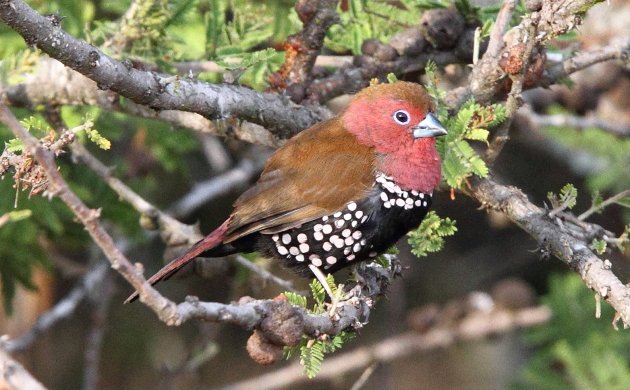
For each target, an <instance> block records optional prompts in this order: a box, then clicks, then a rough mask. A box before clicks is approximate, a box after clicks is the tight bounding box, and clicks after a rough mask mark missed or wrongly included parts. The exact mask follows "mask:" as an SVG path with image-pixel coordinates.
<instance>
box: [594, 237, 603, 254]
mask: <svg viewBox="0 0 630 390" xmlns="http://www.w3.org/2000/svg"><path fill="white" fill-rule="evenodd" d="M590 248H591V249H592V250H594V251H595V253H597V254H598V255H601V254H604V252H606V241H604V240H599V239H597V238H594V239H593V241H591V245H590Z"/></svg>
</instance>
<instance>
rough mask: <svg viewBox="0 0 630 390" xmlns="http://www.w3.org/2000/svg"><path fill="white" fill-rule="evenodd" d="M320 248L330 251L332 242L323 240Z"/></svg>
mask: <svg viewBox="0 0 630 390" xmlns="http://www.w3.org/2000/svg"><path fill="white" fill-rule="evenodd" d="M322 248H323V249H324V250H325V251H326V252H330V250H331V249H332V244H331V243H330V242H325V243H324V244H323V245H322Z"/></svg>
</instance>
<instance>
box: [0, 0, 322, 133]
mask: <svg viewBox="0 0 630 390" xmlns="http://www.w3.org/2000/svg"><path fill="white" fill-rule="evenodd" d="M0 20H2V21H3V22H5V23H6V24H7V25H9V26H10V27H11V28H12V29H14V30H15V31H17V32H18V33H19V34H20V35H22V37H24V40H25V41H26V42H27V43H28V44H29V45H34V46H37V47H38V48H40V49H41V50H42V51H44V52H45V53H47V54H49V55H50V56H51V57H53V58H55V59H57V60H59V61H60V62H62V63H63V64H64V65H66V66H69V67H70V68H72V69H74V70H76V71H78V72H79V73H82V74H84V75H85V76H87V77H89V78H90V79H92V80H94V81H95V82H96V83H97V85H98V87H99V88H100V89H103V90H107V89H109V90H112V91H114V92H116V93H119V94H120V95H122V96H125V97H127V98H129V99H131V100H133V101H134V102H136V103H139V104H142V105H145V106H148V107H150V108H152V109H155V110H183V111H189V112H196V113H198V114H201V115H203V116H204V117H206V118H208V119H225V118H228V117H237V118H240V119H244V120H247V121H250V122H254V123H258V124H260V125H262V126H264V127H266V128H267V129H269V130H271V131H273V132H274V134H276V135H277V136H278V137H280V138H289V137H290V136H292V135H294V134H296V133H297V132H299V131H300V130H302V129H305V128H307V127H309V126H311V125H312V124H314V123H316V122H318V121H320V120H321V119H323V118H324V117H326V115H327V111H326V110H324V109H318V108H312V109H309V108H305V107H302V106H297V105H295V104H293V103H291V101H290V100H289V99H288V98H286V97H283V96H280V95H277V94H271V93H259V92H256V91H253V90H251V89H249V88H245V87H242V86H236V85H227V84H221V85H218V84H209V83H205V82H201V81H198V80H194V79H189V78H179V77H175V78H173V77H166V76H163V75H160V74H157V73H154V72H145V71H141V70H138V69H134V68H133V67H132V66H130V65H129V64H126V63H122V62H120V61H116V60H115V59H113V58H112V57H110V56H108V55H106V54H105V53H103V52H102V51H101V50H99V49H98V48H96V47H94V46H91V45H89V44H87V43H86V42H84V41H81V40H79V39H76V38H74V37H73V36H71V35H69V34H67V33H66V32H65V31H63V30H61V28H60V27H59V26H58V25H57V24H55V23H53V22H51V20H50V19H48V18H46V17H43V16H41V15H39V14H38V13H37V12H35V11H34V10H33V9H32V8H30V7H29V6H28V5H26V4H25V3H24V2H23V1H22V0H1V1H0Z"/></svg>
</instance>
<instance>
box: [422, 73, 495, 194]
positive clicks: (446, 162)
mask: <svg viewBox="0 0 630 390" xmlns="http://www.w3.org/2000/svg"><path fill="white" fill-rule="evenodd" d="M436 69H437V67H436V65H435V63H433V62H429V63H428V64H427V66H426V69H425V72H426V76H427V82H426V88H427V92H428V93H429V95H430V96H431V97H432V98H433V99H434V100H435V102H436V106H437V115H438V117H439V119H440V121H442V123H444V125H445V126H446V129H447V130H448V134H447V135H445V136H443V137H440V138H438V140H437V149H438V152H439V153H440V156H441V157H442V176H443V178H444V180H445V181H446V183H447V184H448V185H449V186H450V187H453V188H456V189H458V188H461V186H462V184H464V183H465V181H466V178H468V177H469V176H470V175H477V176H479V177H486V176H487V175H488V167H487V166H486V163H485V162H484V161H483V160H482V159H481V157H479V155H478V154H477V152H475V150H474V149H473V148H472V147H471V146H470V143H469V142H468V141H480V142H485V143H487V142H488V135H489V131H488V129H489V128H491V127H493V126H496V125H498V124H499V123H501V122H503V121H504V120H505V118H506V113H505V107H504V106H502V105H500V104H493V105H490V106H487V107H484V106H481V105H480V104H478V103H476V102H475V101H474V100H472V99H471V100H469V101H467V102H466V103H464V104H463V105H462V107H461V108H460V110H459V111H458V112H457V114H456V115H455V116H449V115H448V112H447V110H446V105H445V104H444V97H445V96H446V92H445V91H443V90H441V89H440V88H439V87H438V86H437V75H436Z"/></svg>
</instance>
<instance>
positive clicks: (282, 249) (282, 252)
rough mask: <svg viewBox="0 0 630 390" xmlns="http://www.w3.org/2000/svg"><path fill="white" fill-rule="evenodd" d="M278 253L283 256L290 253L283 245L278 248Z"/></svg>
mask: <svg viewBox="0 0 630 390" xmlns="http://www.w3.org/2000/svg"><path fill="white" fill-rule="evenodd" d="M278 253H280V254H281V255H283V256H284V255H286V254H287V253H289V251H288V250H287V248H285V247H283V246H282V245H280V246H279V247H278Z"/></svg>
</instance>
